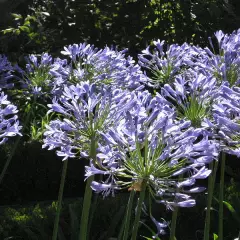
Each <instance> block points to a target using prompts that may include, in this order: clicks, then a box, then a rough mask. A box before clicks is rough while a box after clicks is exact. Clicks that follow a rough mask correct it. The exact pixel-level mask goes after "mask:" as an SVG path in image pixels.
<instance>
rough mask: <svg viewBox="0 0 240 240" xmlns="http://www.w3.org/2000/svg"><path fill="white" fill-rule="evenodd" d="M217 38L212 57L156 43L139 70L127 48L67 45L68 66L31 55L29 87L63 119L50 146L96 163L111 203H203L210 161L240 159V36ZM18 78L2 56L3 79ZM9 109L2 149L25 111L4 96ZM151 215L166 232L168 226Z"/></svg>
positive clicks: (49, 137)
mask: <svg viewBox="0 0 240 240" xmlns="http://www.w3.org/2000/svg"><path fill="white" fill-rule="evenodd" d="M215 36H216V42H217V44H218V49H217V50H214V48H213V43H212V40H211V39H210V46H211V48H212V50H210V49H209V48H200V47H196V46H192V45H189V44H187V43H184V44H183V45H177V44H173V45H170V46H165V42H164V41H160V40H157V41H154V42H153V44H154V49H153V50H152V49H151V46H149V47H147V49H146V50H144V51H142V53H141V54H139V57H138V63H136V62H135V61H134V60H133V58H131V57H129V56H127V55H126V50H123V51H117V50H116V49H113V48H109V47H105V48H103V49H97V48H95V47H94V46H93V45H87V44H85V43H83V44H73V45H70V46H67V47H65V48H64V50H63V51H62V52H61V54H62V55H63V56H65V57H66V58H64V59H61V58H57V59H52V57H51V56H50V55H48V54H47V53H44V54H42V55H41V56H35V55H30V56H29V58H28V64H27V66H26V70H20V72H21V74H22V80H21V83H22V88H23V89H25V92H26V93H27V95H28V94H30V95H36V96H39V97H42V96H43V95H44V96H48V97H49V98H48V99H51V101H52V103H51V104H48V107H49V109H50V110H49V112H48V113H50V112H53V113H55V116H56V118H55V119H54V120H52V121H50V123H49V124H48V125H47V126H46V131H45V133H44V140H43V141H44V143H43V147H44V148H48V149H49V150H52V149H57V155H58V156H61V157H63V160H67V159H68V158H75V157H80V156H82V157H85V158H88V159H89V166H86V172H85V176H86V178H89V177H92V176H95V175H101V177H100V178H95V179H101V180H98V181H97V180H94V181H92V184H91V188H92V189H93V190H94V191H95V192H97V193H102V194H103V195H104V196H105V197H106V196H108V195H114V194H115V193H116V192H117V191H118V190H123V189H127V190H129V191H132V190H134V191H139V192H141V191H145V190H147V191H148V192H149V193H150V196H151V197H152V199H154V200H155V201H156V202H158V203H163V204H165V205H166V207H167V208H169V209H174V208H175V207H191V206H194V205H195V200H194V198H193V196H192V193H196V192H201V191H204V190H205V189H204V188H203V187H201V186H198V185H196V180H197V179H204V178H207V177H208V176H209V175H210V174H211V170H209V168H208V164H209V163H211V162H212V161H217V160H218V156H219V154H220V153H221V152H226V153H228V154H234V155H236V156H238V157H239V156H240V86H239V83H240V72H239V69H240V56H239V54H240V51H239V48H240V30H238V31H235V32H233V33H232V34H230V35H228V34H224V33H223V32H222V31H218V32H217V33H216V34H215ZM11 71H12V68H11V66H10V65H9V64H8V62H7V60H6V58H5V57H2V56H0V77H2V76H3V77H2V78H4V79H5V80H7V79H8V78H10V77H11ZM1 83H3V81H1ZM6 86H7V85H6ZM149 88H154V91H153V92H154V94H151V93H150V92H149V91H148V90H146V89H149ZM48 103H49V102H48ZM0 104H1V108H2V106H3V105H7V106H6V107H5V108H2V110H1V111H2V114H1V118H2V119H1V123H0V124H1V126H2V127H1V131H3V132H2V133H1V138H2V139H3V140H2V141H1V143H2V142H4V141H5V139H6V137H8V136H12V135H15V134H19V132H18V130H19V126H18V122H17V121H16V115H14V117H9V118H6V117H5V116H7V115H9V114H10V115H13V114H15V113H16V112H17V110H16V107H14V106H13V105H11V104H10V105H9V102H8V101H7V100H6V96H5V95H4V94H3V93H2V95H1V99H0ZM93 146H94V149H95V150H96V151H95V153H94V155H93V152H92V149H93ZM151 218H152V220H153V221H154V223H155V224H156V226H157V228H158V232H159V233H161V232H164V231H163V227H166V226H167V224H166V223H165V222H164V223H158V222H157V221H156V219H155V218H153V217H152V216H151Z"/></svg>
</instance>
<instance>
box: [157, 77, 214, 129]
mask: <svg viewBox="0 0 240 240" xmlns="http://www.w3.org/2000/svg"><path fill="white" fill-rule="evenodd" d="M161 93H162V98H163V97H164V101H167V104H168V105H170V106H171V108H173V109H174V110H175V112H176V117H177V118H178V119H179V120H180V119H184V120H189V121H191V123H192V126H194V127H202V126H203V124H204V122H205V121H206V119H210V118H211V117H212V116H211V114H212V112H211V111H212V104H213V103H214V101H216V100H217V93H218V87H217V85H216V79H215V78H213V77H212V76H206V75H203V74H202V73H198V74H197V73H195V74H192V78H191V79H188V80H186V78H185V76H177V77H176V79H175V81H174V82H173V84H172V85H169V84H165V85H164V86H163V88H162V89H161ZM162 101H163V100H162Z"/></svg>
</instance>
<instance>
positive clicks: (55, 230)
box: [52, 160, 68, 240]
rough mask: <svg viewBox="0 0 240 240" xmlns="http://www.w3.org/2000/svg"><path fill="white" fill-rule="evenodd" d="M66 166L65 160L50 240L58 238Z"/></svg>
mask: <svg viewBox="0 0 240 240" xmlns="http://www.w3.org/2000/svg"><path fill="white" fill-rule="evenodd" d="M67 165H68V160H65V161H64V164H63V170H62V176H61V183H60V188H59V192H58V203H57V214H56V217H55V221H54V228H53V236H52V240H57V236H58V225H59V218H60V214H61V209H62V196H63V190H64V184H65V178H66V175H67Z"/></svg>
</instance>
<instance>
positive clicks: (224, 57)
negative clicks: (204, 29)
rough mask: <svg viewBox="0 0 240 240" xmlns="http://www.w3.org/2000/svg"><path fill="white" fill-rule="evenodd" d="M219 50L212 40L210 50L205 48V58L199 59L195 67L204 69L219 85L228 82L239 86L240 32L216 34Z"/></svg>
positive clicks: (218, 32)
mask: <svg viewBox="0 0 240 240" xmlns="http://www.w3.org/2000/svg"><path fill="white" fill-rule="evenodd" d="M215 37H216V39H217V43H218V49H216V50H215V48H214V46H213V43H212V40H211V39H210V38H209V40H210V45H211V48H212V51H211V50H210V49H209V48H205V54H204V55H205V56H204V57H202V58H201V59H197V60H196V62H195V66H197V67H198V68H200V69H204V70H205V71H207V72H208V73H211V74H212V75H213V76H214V77H216V79H217V81H218V83H219V85H221V83H222V82H228V83H229V84H230V86H233V85H238V84H239V81H240V71H239V68H240V53H239V52H240V51H239V50H240V31H239V30H238V31H234V32H233V33H232V34H229V35H228V34H224V33H223V32H222V31H221V30H220V31H217V32H216V33H215Z"/></svg>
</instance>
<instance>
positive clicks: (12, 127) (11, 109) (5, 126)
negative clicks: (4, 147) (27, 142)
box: [0, 92, 21, 144]
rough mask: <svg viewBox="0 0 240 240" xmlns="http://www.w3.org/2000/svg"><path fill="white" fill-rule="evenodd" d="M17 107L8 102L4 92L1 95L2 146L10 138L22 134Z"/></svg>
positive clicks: (0, 130) (0, 131) (0, 124)
mask: <svg viewBox="0 0 240 240" xmlns="http://www.w3.org/2000/svg"><path fill="white" fill-rule="evenodd" d="M17 112H18V110H17V107H16V106H15V105H13V104H11V103H10V101H8V100H7V95H4V93H3V92H1V94H0V144H3V143H5V142H6V141H7V139H8V138H9V137H13V136H16V135H21V134H20V132H19V131H20V129H21V127H20V126H19V122H18V120H17V119H18V117H17Z"/></svg>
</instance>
